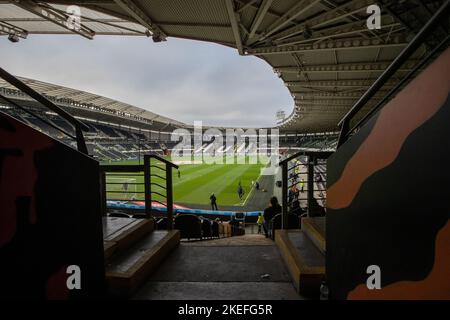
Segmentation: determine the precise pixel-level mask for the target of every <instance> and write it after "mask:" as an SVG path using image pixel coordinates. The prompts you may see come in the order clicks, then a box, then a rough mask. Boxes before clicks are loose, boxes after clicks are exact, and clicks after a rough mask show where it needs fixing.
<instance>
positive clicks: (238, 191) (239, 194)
mask: <svg viewBox="0 0 450 320" xmlns="http://www.w3.org/2000/svg"><path fill="white" fill-rule="evenodd" d="M237 193H238V196H239V199H240V200H242V196H243V195H244V189H242V186H241V182H239V185H238V190H237Z"/></svg>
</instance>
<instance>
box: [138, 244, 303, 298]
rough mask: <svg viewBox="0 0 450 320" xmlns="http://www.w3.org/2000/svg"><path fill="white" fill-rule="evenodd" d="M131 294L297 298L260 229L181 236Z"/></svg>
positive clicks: (142, 296)
mask: <svg viewBox="0 0 450 320" xmlns="http://www.w3.org/2000/svg"><path fill="white" fill-rule="evenodd" d="M134 299H152V300H153V299H154V300H158V299H162V300H166V299H167V300H172V299H182V300H183V299H192V300H231V299H233V300H234V299H242V300H284V299H289V300H293V299H301V297H300V296H299V295H298V294H297V292H296V291H295V289H294V287H293V285H292V283H291V280H290V277H289V274H288V271H287V269H286V267H285V265H284V263H283V261H282V258H281V256H280V253H279V252H278V248H277V247H276V246H275V244H274V243H273V242H272V241H271V240H268V239H266V238H264V236H261V235H245V236H240V237H233V238H223V239H216V240H210V241H201V242H192V243H189V242H183V243H181V244H180V246H179V247H178V248H177V249H175V250H174V251H173V252H172V253H171V254H170V256H169V257H168V258H167V259H166V260H165V261H164V262H163V263H162V264H161V266H160V267H159V268H158V270H157V271H156V272H155V273H154V274H153V275H152V276H151V277H150V278H149V279H148V281H147V282H146V283H145V284H144V285H143V287H142V288H141V289H140V290H139V291H138V292H137V294H136V295H135V296H134Z"/></svg>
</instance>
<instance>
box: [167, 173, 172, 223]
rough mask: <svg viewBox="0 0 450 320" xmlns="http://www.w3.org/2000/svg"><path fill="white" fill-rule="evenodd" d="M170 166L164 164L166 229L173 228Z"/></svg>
mask: <svg viewBox="0 0 450 320" xmlns="http://www.w3.org/2000/svg"><path fill="white" fill-rule="evenodd" d="M172 187H173V186H172V166H170V165H169V164H166V195H167V220H168V221H167V230H172V229H173V190H172Z"/></svg>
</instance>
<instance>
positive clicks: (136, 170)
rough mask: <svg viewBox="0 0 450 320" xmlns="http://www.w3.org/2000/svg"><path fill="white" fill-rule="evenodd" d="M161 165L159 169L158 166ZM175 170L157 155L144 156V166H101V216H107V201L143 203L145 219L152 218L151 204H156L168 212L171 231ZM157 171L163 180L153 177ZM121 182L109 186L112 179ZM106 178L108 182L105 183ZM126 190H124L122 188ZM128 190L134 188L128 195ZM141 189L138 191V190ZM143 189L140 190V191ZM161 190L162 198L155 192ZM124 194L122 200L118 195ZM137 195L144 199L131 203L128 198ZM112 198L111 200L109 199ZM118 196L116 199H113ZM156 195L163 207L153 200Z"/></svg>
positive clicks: (156, 175)
mask: <svg viewBox="0 0 450 320" xmlns="http://www.w3.org/2000/svg"><path fill="white" fill-rule="evenodd" d="M152 159H154V160H157V161H158V162H159V163H158V164H154V163H152ZM161 163H162V166H161V165H160V164H161ZM173 168H175V169H178V166H177V165H176V164H174V163H172V162H170V161H168V160H166V159H164V158H162V157H160V156H158V155H154V154H152V155H144V164H137V165H131V164H117V165H100V172H101V182H102V183H101V184H102V203H103V205H104V207H103V214H104V215H106V212H107V201H108V200H120V201H124V200H125V201H128V200H143V201H144V203H145V207H144V211H145V216H146V218H150V217H151V216H152V202H156V203H159V204H161V205H163V206H165V207H166V209H167V221H168V226H167V228H168V229H169V230H171V229H172V228H173V211H174V210H173V182H172V169H173ZM155 170H159V171H161V172H162V173H165V175H164V176H162V175H160V174H156V173H153V171H155ZM115 177H116V178H122V180H123V181H120V182H111V180H112V178H115ZM130 177H136V178H132V179H139V181H138V180H136V181H135V182H130V181H126V180H131V179H130ZM108 178H109V179H110V181H108ZM157 179H158V180H163V181H165V182H164V185H162V184H160V183H157V182H155V181H154V180H157ZM111 186H113V187H114V186H119V187H120V186H122V188H121V190H117V189H116V190H113V189H114V188H111ZM125 186H126V187H125ZM130 186H135V187H136V188H135V189H134V190H131V191H130V189H129V188H130ZM138 186H140V188H139V189H138V188H137V187H138ZM142 186H143V188H142ZM157 188H158V189H162V190H164V191H163V192H165V194H163V193H161V192H159V191H156V190H155V189H157ZM124 193H126V196H125V197H123V196H122V197H121V196H120V194H122V195H123V194H124ZM130 193H132V194H139V195H144V196H143V199H142V198H140V199H130V197H129V195H130ZM111 194H112V195H113V196H112V197H110V196H109V195H111ZM116 194H118V195H119V196H116ZM154 195H157V196H159V197H160V198H163V199H165V200H166V202H165V203H163V202H162V201H159V200H156V199H153V196H154Z"/></svg>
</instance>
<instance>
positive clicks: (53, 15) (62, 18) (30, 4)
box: [13, 0, 95, 40]
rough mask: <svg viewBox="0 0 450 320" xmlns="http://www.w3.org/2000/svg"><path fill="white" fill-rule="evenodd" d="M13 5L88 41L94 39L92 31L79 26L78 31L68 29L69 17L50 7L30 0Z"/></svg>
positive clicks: (18, 1) (16, 2) (19, 0)
mask: <svg viewBox="0 0 450 320" xmlns="http://www.w3.org/2000/svg"><path fill="white" fill-rule="evenodd" d="M13 4H14V5H16V6H18V7H20V8H22V9H24V10H27V11H29V12H31V13H33V14H35V15H37V16H39V17H41V18H44V19H45V20H47V21H50V22H53V23H54V24H56V25H58V26H60V27H62V28H64V29H67V30H69V31H71V32H73V33H77V34H79V35H80V36H83V37H85V38H87V39H89V40H92V39H93V38H94V35H95V32H94V31H92V30H91V29H89V28H87V27H85V26H83V25H81V26H80V29H79V30H77V29H76V28H70V27H69V24H68V18H69V16H68V15H66V14H62V13H59V12H57V11H55V10H52V9H51V8H50V7H47V6H42V5H39V4H37V3H36V2H34V1H31V0H17V1H15V2H13Z"/></svg>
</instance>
